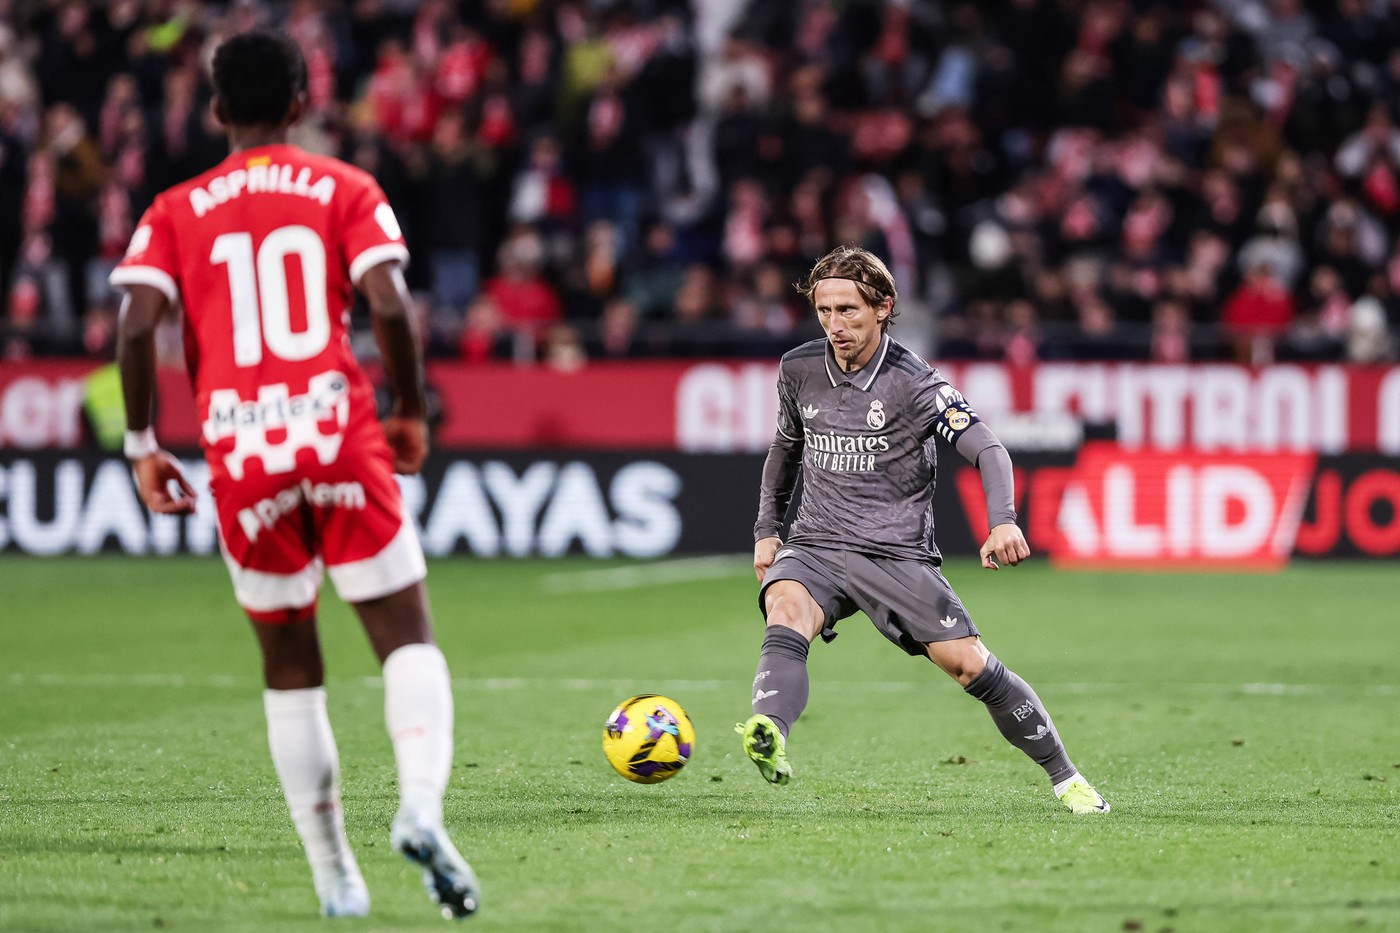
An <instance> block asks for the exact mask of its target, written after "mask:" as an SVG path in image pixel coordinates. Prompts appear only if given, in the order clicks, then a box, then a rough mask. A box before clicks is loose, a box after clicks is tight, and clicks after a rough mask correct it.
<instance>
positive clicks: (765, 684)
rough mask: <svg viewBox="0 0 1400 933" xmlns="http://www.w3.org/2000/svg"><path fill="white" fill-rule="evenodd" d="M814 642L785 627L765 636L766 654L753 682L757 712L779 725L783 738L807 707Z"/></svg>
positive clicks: (774, 627) (771, 628) (775, 627)
mask: <svg viewBox="0 0 1400 933" xmlns="http://www.w3.org/2000/svg"><path fill="white" fill-rule="evenodd" d="M809 648H811V643H810V642H808V641H807V639H806V638H803V637H802V636H801V635H799V634H798V633H797V632H794V631H793V630H792V629H790V628H788V627H787V626H785V625H770V626H768V628H767V630H766V631H765V632H764V633H763V652H762V653H761V654H760V655H759V656H758V673H757V675H755V676H754V679H753V711H754V712H755V713H762V714H763V715H765V716H767V717H768V718H769V719H771V720H773V722H775V723H777V725H778V730H779V731H780V732H782V734H783V737H784V738H786V737H787V734H788V733H789V732H790V731H792V727H793V724H794V723H796V722H797V717H798V716H801V715H802V710H803V709H805V708H806V707H807V651H808V649H809Z"/></svg>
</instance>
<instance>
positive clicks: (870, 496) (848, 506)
mask: <svg viewBox="0 0 1400 933" xmlns="http://www.w3.org/2000/svg"><path fill="white" fill-rule="evenodd" d="M829 347H830V345H829V344H828V342H827V340H826V339H825V338H824V337H823V338H818V339H816V340H812V341H809V342H808V343H805V344H802V345H801V346H799V347H797V348H795V349H793V350H791V351H789V352H788V353H787V354H786V355H784V356H783V359H782V364H781V366H780V367H779V372H778V433H777V437H776V438H775V439H774V448H773V450H772V451H770V454H769V457H770V462H774V461H775V458H780V459H781V458H786V459H787V461H788V463H789V464H791V465H792V466H794V467H795V465H796V463H797V462H798V459H797V458H798V457H799V456H800V464H801V473H800V476H801V483H802V489H801V496H800V498H799V500H798V506H797V512H796V515H795V516H793V517H792V522H791V525H790V527H789V528H788V533H787V535H786V536H785V538H784V543H785V544H793V545H799V544H810V545H814V546H818V547H828V548H840V549H845V550H854V551H860V552H863V553H867V554H874V555H878V556H884V557H895V558H902V559H907V560H919V559H924V560H927V559H932V560H934V561H935V562H939V561H941V557H940V555H939V553H938V547H937V545H936V544H934V540H933V531H934V527H933V526H934V521H933V491H934V482H935V473H936V470H937V466H938V455H937V451H936V450H935V444H936V440H935V438H936V437H937V436H942V437H943V438H944V439H945V440H946V441H948V442H949V443H952V444H957V443H958V441H959V440H960V438H962V436H963V435H964V433H965V432H966V431H967V429H968V428H970V427H971V426H972V425H974V424H977V423H978V422H979V419H978V417H977V413H976V412H975V411H973V410H972V409H971V408H970V407H969V406H968V404H967V402H966V400H965V399H964V398H963V397H962V395H961V394H960V393H959V392H958V391H957V389H955V388H953V387H952V386H951V385H949V384H948V382H947V380H945V379H944V378H943V377H942V376H940V375H939V373H938V370H937V369H934V368H933V367H932V366H930V365H929V364H928V363H925V362H924V361H923V360H922V359H920V358H919V357H918V356H917V355H915V354H914V353H912V352H911V351H909V350H908V349H906V348H905V347H903V346H902V345H900V344H899V343H898V342H896V341H894V340H892V339H891V338H890V336H889V335H888V334H885V335H884V336H883V337H882V338H881V341H880V346H879V348H878V349H877V350H876V351H875V355H874V356H873V357H872V358H871V360H870V362H869V363H868V364H866V366H865V367H864V368H863V369H861V370H859V371H858V372H855V373H845V372H842V370H841V369H840V367H839V366H837V364H836V360H835V358H834V356H833V355H832V353H831V350H830V348H829ZM982 435H985V436H986V437H989V438H991V443H993V444H995V443H996V441H995V438H994V437H992V436H991V435H990V433H989V432H986V430H985V428H983V429H981V430H980V434H976V435H974V437H977V436H982ZM963 446H966V445H963ZM959 449H960V450H961V452H962V453H963V455H964V456H966V457H968V459H969V460H971V461H973V462H976V458H977V454H978V451H977V450H975V449H973V450H964V449H962V447H960V448H959ZM797 475H798V474H797V471H796V470H795V469H780V468H774V469H770V468H769V467H767V466H765V470H764V488H763V489H762V491H761V492H760V497H759V500H760V501H759V515H758V521H757V523H756V524H755V526H754V533H755V537H756V538H762V537H767V536H769V535H776V534H778V533H779V526H780V524H781V522H782V519H783V512H784V510H785V509H786V507H787V503H788V501H789V499H790V498H791V493H792V489H791V486H792V485H793V484H794V483H795V482H796V480H797ZM770 486H771V487H772V488H770ZM785 487H786V488H785Z"/></svg>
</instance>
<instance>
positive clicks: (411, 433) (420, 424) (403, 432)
mask: <svg viewBox="0 0 1400 933" xmlns="http://www.w3.org/2000/svg"><path fill="white" fill-rule="evenodd" d="M384 439H385V440H387V441H388V442H389V449H390V450H392V451H393V452H394V472H395V473H402V474H404V475H405V476H412V475H413V474H415V473H417V472H418V471H419V470H421V469H423V461H424V460H426V459H427V458H428V422H426V421H424V420H423V419H422V418H405V417H404V416H403V415H390V416H389V417H387V418H385V419H384Z"/></svg>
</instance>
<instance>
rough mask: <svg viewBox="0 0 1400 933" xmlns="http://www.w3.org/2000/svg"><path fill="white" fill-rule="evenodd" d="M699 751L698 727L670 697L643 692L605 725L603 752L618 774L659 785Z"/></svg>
mask: <svg viewBox="0 0 1400 933" xmlns="http://www.w3.org/2000/svg"><path fill="white" fill-rule="evenodd" d="M694 752H695V727H694V726H692V725H691V724H690V717H689V716H687V715H686V714H685V710H684V709H682V708H681V705H680V704H679V703H677V702H676V701H675V700H672V699H671V698H670V697H663V696H660V695H658V694H655V693H643V694H640V695H638V696H634V697H629V698H627V699H626V700H623V701H622V702H621V703H619V704H618V707H617V709H615V710H613V711H612V715H610V716H608V721H607V723H606V724H604V726H603V754H604V755H606V756H607V758H608V764H610V765H612V766H613V769H614V770H615V771H617V773H618V774H620V775H622V776H623V777H625V778H627V780H629V781H636V782H637V783H638V784H659V783H660V782H662V781H664V780H666V779H667V778H670V777H673V776H674V775H675V774H676V773H677V772H679V771H680V770H681V769H682V768H684V767H685V763H686V762H687V761H689V760H690V756H691V755H692V754H694Z"/></svg>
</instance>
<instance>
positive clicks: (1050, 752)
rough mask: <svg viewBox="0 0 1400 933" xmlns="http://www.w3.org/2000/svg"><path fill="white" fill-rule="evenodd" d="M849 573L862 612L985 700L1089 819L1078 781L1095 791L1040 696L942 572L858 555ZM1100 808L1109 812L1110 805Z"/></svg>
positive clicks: (1009, 735) (1001, 725) (1002, 726)
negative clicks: (1005, 660)
mask: <svg viewBox="0 0 1400 933" xmlns="http://www.w3.org/2000/svg"><path fill="white" fill-rule="evenodd" d="M847 573H848V578H849V581H850V586H851V587H852V589H853V591H854V596H855V599H856V603H857V605H859V606H860V608H862V609H864V610H865V611H866V613H867V614H868V615H869V616H870V618H871V620H872V621H873V622H874V623H875V627H876V628H877V629H879V630H880V632H881V633H882V634H883V635H884V636H885V637H886V638H888V639H889V640H890V641H892V642H894V643H895V644H897V645H899V646H900V647H901V648H903V649H904V650H905V651H906V652H908V653H909V654H911V655H915V656H918V655H925V656H927V657H928V658H929V660H931V661H932V662H933V663H934V664H936V665H938V667H939V668H941V669H942V670H943V671H944V672H946V673H947V674H948V675H949V676H950V677H952V678H953V679H954V680H956V681H957V682H958V683H959V684H961V685H962V688H963V689H964V690H965V691H967V693H968V694H969V695H970V696H972V697H974V698H975V699H977V700H980V701H981V702H982V703H983V705H985V706H986V707H987V712H988V713H990V714H991V717H992V721H993V722H994V723H995V724H996V727H997V729H998V730H999V731H1000V732H1001V734H1002V735H1003V736H1004V737H1005V738H1006V740H1007V741H1008V742H1010V743H1011V744H1012V745H1014V746H1015V747H1016V748H1019V749H1020V750H1021V751H1022V752H1024V753H1025V754H1026V755H1027V756H1028V757H1029V758H1030V759H1031V760H1032V761H1034V762H1035V763H1036V764H1038V765H1040V767H1041V768H1043V769H1044V770H1045V773H1046V774H1047V775H1048V776H1049V778H1050V781H1051V783H1052V784H1053V785H1054V787H1055V794H1056V796H1058V797H1060V799H1061V800H1064V801H1066V806H1069V807H1070V809H1072V810H1075V812H1088V811H1084V810H1081V809H1079V808H1077V807H1076V806H1075V805H1074V804H1072V803H1070V802H1069V801H1068V800H1067V799H1066V796H1065V794H1066V792H1067V790H1068V789H1069V788H1072V787H1074V786H1075V783H1074V782H1075V781H1076V779H1078V780H1079V782H1080V783H1082V784H1083V785H1084V787H1086V788H1087V787H1089V785H1088V783H1087V782H1085V781H1083V779H1082V778H1079V775H1078V772H1077V771H1075V768H1074V765H1073V764H1072V763H1071V762H1070V760H1069V756H1068V755H1067V754H1066V753H1065V748H1064V745H1063V743H1061V741H1060V736H1059V733H1058V732H1056V730H1055V723H1054V722H1053V721H1052V720H1051V719H1050V714H1049V713H1047V712H1046V711H1045V706H1044V704H1042V703H1041V701H1040V697H1038V696H1036V694H1035V691H1034V690H1032V689H1031V687H1030V685H1029V684H1027V683H1026V682H1025V681H1024V680H1022V679H1021V678H1020V677H1018V676H1017V675H1016V674H1015V673H1014V672H1013V671H1011V670H1008V669H1007V668H1006V667H1005V665H1003V664H1002V663H1001V661H999V660H997V658H996V656H995V655H993V654H992V653H991V652H989V651H988V650H987V648H986V646H984V645H983V644H982V638H981V635H980V633H979V632H978V631H977V626H976V625H974V624H973V622H972V617H971V616H970V615H968V612H967V609H966V608H965V607H964V606H963V604H962V601H961V600H960V599H958V596H957V594H956V593H955V592H953V588H952V586H950V585H949V583H948V581H947V580H946V579H945V578H944V577H943V574H942V573H940V572H939V571H938V568H937V567H935V566H934V565H932V564H930V563H925V562H921V561H905V560H891V559H885V558H866V557H861V556H858V555H853V556H852V557H851V558H850V559H849V561H848V571H847ZM1090 791H1091V792H1092V788H1090ZM1094 796H1095V797H1096V798H1097V797H1098V795H1097V794H1094ZM1098 803H1100V804H1102V811H1103V812H1106V811H1107V809H1108V805H1107V804H1106V803H1103V800H1102V798H1098Z"/></svg>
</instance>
